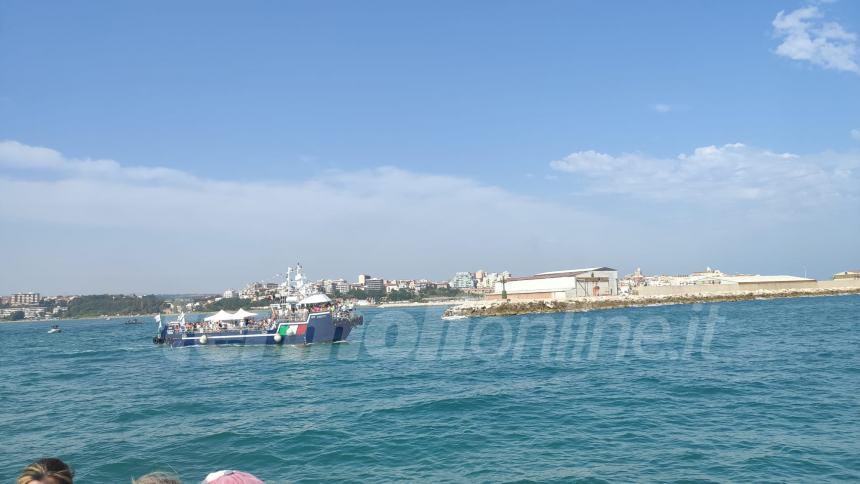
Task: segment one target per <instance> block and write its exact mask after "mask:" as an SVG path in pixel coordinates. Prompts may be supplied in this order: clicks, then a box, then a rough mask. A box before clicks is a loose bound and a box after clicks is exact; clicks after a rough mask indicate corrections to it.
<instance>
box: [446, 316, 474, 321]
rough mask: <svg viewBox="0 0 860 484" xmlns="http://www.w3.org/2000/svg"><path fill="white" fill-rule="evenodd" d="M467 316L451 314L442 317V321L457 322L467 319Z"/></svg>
mask: <svg viewBox="0 0 860 484" xmlns="http://www.w3.org/2000/svg"><path fill="white" fill-rule="evenodd" d="M467 318H468V316H466V315H464V314H452V315H449V316H442V321H457V320H459V319H467Z"/></svg>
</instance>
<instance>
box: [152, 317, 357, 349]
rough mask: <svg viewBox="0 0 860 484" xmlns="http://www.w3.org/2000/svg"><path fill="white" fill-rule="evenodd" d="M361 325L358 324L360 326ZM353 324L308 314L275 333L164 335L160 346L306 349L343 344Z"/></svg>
mask: <svg viewBox="0 0 860 484" xmlns="http://www.w3.org/2000/svg"><path fill="white" fill-rule="evenodd" d="M359 324H360V323H359ZM353 326H354V325H353V324H351V323H350V322H348V321H338V320H334V319H333V318H332V316H331V313H318V314H311V315H310V316H309V317H308V320H307V321H302V322H281V323H279V324H278V325H277V327H276V328H274V329H268V330H261V329H236V330H225V331H214V332H213V331H206V332H195V331H183V332H177V333H171V332H166V333H165V335H164V339H163V342H164V343H165V344H168V345H170V346H173V347H179V346H222V345H306V344H311V343H337V342H340V341H345V340H346V338H347V337H348V336H349V333H350V332H351V331H352V328H353Z"/></svg>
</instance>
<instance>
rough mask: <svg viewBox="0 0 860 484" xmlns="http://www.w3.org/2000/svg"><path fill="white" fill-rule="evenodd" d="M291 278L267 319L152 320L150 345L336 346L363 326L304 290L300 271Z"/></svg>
mask: <svg viewBox="0 0 860 484" xmlns="http://www.w3.org/2000/svg"><path fill="white" fill-rule="evenodd" d="M292 274H293V270H292V268H290V270H289V271H288V272H287V280H286V282H284V283H283V284H282V285H281V288H280V290H279V296H280V297H279V302H278V303H274V304H272V305H271V310H272V314H271V316H270V317H266V318H257V316H258V315H257V314H256V313H251V312H248V311H245V310H244V309H240V310H239V311H237V312H235V313H229V312H227V311H224V310H223V309H222V310H221V311H219V312H218V313H216V314H213V315H211V316H209V317H207V318H205V319H204V320H203V321H199V322H193V323H192V322H187V321H185V314H184V313H182V314H180V316H179V318H178V319H177V320H175V321H170V322H167V323H162V321H161V315H158V316H156V322H158V332H157V334H156V335H155V337H153V338H152V341H153V343H155V344H167V345H170V346H174V347H177V346H207V345H249V344H255V345H259V344H263V345H305V344H311V343H337V342H340V341H345V340H346V338H347V337H348V336H349V333H350V332H351V331H352V328H354V327H355V326H359V325H361V324H363V323H364V319H363V317H362V316H361V315H358V314H355V313H354V310H353V308H352V307H351V306H341V305H337V304H335V303H334V302H333V301H332V300H331V299H329V297H328V296H326V295H325V294H321V293H313V292H312V289H311V288H310V287H309V286H306V285H305V284H304V275H303V274H302V267H301V265H298V266H297V268H296V270H295V278H292V277H291V275H292Z"/></svg>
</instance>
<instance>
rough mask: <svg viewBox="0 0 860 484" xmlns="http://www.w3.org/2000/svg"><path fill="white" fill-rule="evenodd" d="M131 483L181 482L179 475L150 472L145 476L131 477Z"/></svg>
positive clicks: (179, 483)
mask: <svg viewBox="0 0 860 484" xmlns="http://www.w3.org/2000/svg"><path fill="white" fill-rule="evenodd" d="M131 484H182V481H181V480H180V479H179V476H177V475H175V474H168V473H167V472H150V473H149V474H147V475H145V476H140V477H138V478H137V479H132V480H131Z"/></svg>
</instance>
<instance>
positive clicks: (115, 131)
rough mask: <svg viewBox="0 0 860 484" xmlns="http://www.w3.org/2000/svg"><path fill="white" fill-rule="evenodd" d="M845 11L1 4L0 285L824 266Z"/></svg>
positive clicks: (849, 13) (845, 150)
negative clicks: (289, 273)
mask: <svg viewBox="0 0 860 484" xmlns="http://www.w3.org/2000/svg"><path fill="white" fill-rule="evenodd" d="M780 12H782V14H780ZM780 15H781V16H780ZM837 27H838V28H837ZM858 32H860V4H858V3H857V2H848V1H841V2H833V3H829V2H828V3H808V2H806V3H805V2H775V1H758V2H707V1H699V2H695V1H689V2H647V1H643V2H602V1H601V2H598V1H593V2H585V1H582V2H574V1H557V2H550V1H547V2H496V1H493V2H425V3H418V2H393V1H392V2H326V1H323V2H310V1H309V2H211V1H207V2H137V3H128V2H122V3H117V2H95V1H94V2H32V1H8V0H7V1H5V2H2V3H0V66H1V67H0V140H5V143H6V145H5V146H4V148H5V151H3V150H2V149H0V189H2V190H3V191H5V192H6V194H5V195H4V196H2V200H3V201H2V202H0V205H2V206H0V209H2V210H1V211H2V212H3V213H4V215H0V222H2V224H3V227H4V230H3V234H0V250H3V251H4V253H9V252H12V253H17V254H21V255H20V257H18V258H16V260H15V261H14V262H12V263H11V268H10V269H11V270H6V271H3V275H0V292H9V291H13V290H30V289H32V290H41V291H43V292H78V291H83V292H92V291H107V292H120V291H139V292H144V291H209V290H219V289H223V288H224V287H228V286H237V285H241V284H243V283H245V282H248V281H249V280H253V279H260V278H266V277H270V275H271V274H274V273H275V272H281V271H282V268H283V267H284V266H286V265H288V264H290V263H292V262H294V261H295V259H301V260H303V261H305V263H306V265H307V266H308V269H309V271H310V273H311V274H310V275H311V276H316V277H324V276H327V277H331V276H348V277H350V278H352V277H354V274H355V273H357V272H359V271H367V272H373V273H379V275H382V276H385V277H420V276H428V277H432V278H445V277H448V276H449V275H450V273H453V272H454V271H456V270H475V269H478V268H485V269H489V270H502V269H509V270H512V271H514V272H518V273H529V272H537V271H542V270H553V269H564V268H569V267H576V266H590V265H613V266H617V267H618V268H619V269H620V270H622V271H628V270H632V269H633V268H634V267H636V266H641V267H642V268H643V270H644V271H645V272H647V273H655V272H669V273H676V272H689V271H692V270H696V269H700V268H702V267H703V266H704V265H711V266H717V267H720V268H721V269H723V270H724V271H737V272H754V273H756V272H760V273H791V274H799V275H802V273H803V270H804V268H807V270H808V271H809V273H810V274H811V275H814V276H817V277H829V274H830V273H832V272H834V271H837V270H844V269H848V268H855V267H858V266H860V251H858V249H857V248H856V246H857V245H858V244H857V243H856V241H857V240H858V236H860V228H858V226H860V219H858V217H857V213H860V212H858V208H860V204H858V196H860V193H858V191H860V188H858V187H860V162H858V160H860V155H858V153H860V131H855V133H856V134H855V135H852V130H860V69H858V68H857V63H858V62H860V58H858V55H860V51H858V49H857V42H858V41H857V38H856V34H857V33H858ZM741 145H743V146H741ZM708 147H713V149H712V150H708V149H706V148H708ZM38 148H45V149H46V150H48V151H39V150H38ZM697 149H703V150H702V151H697ZM679 155H681V156H680V157H679ZM45 160H48V161H45ZM88 160H89V161H90V162H92V161H93V160H111V163H114V164H115V165H110V166H107V165H105V164H104V163H102V164H101V165H98V166H97V168H98V169H93V166H95V165H93V164H90V165H87V164H86V163H87V162H88ZM165 169H168V171H169V173H168V172H166V171H165ZM105 170H106V171H105ZM146 170H149V171H146ZM225 184H227V185H225ZM229 184H234V185H229ZM401 185H403V186H401ZM98 194H100V195H98ZM295 194H300V195H301V196H302V198H301V199H299V200H296V199H295ZM111 197H113V198H111ZM239 197H243V198H244V199H243V200H237V198H239ZM249 199H253V200H255V203H256V205H254V204H251V203H249V202H248V200H249ZM246 204H247V206H246ZM309 204H312V206H309ZM259 205H266V206H267V207H265V208H259ZM273 206H277V207H278V210H276V209H275V208H273ZM284 207H290V208H289V210H291V211H292V213H291V214H289V215H285V214H284ZM500 207H504V209H503V210H502V209H500ZM295 212H301V213H295ZM10 213H17V215H10ZM314 215H316V218H315V217H314ZM284 216H286V217H287V218H288V219H292V220H294V221H296V222H295V223H298V222H299V221H300V222H301V223H307V224H311V225H313V226H316V223H317V220H318V219H319V218H322V219H325V220H326V222H325V224H324V225H325V226H327V227H328V226H335V227H343V228H345V229H348V230H340V231H338V230H333V231H330V232H329V233H321V232H320V231H319V230H304V231H303V230H294V228H297V227H290V228H285V227H284V226H285V225H290V222H288V221H283V217H284ZM118 219H123V221H122V222H119V221H118ZM129 220H131V221H132V222H133V223H128V221H129ZM422 220H423V221H424V222H419V221H422ZM243 224H246V225H248V227H247V229H246V231H245V234H246V235H245V236H242V237H235V236H234V235H229V236H224V235H223V234H222V236H215V237H211V236H210V237H205V236H204V234H212V233H217V231H218V230H220V229H221V228H222V227H225V228H226V227H230V228H233V227H237V226H241V225H243ZM512 232H513V234H512ZM583 233H588V234H589V236H588V237H583V236H582V235H583ZM58 234H62V235H58ZM155 234H158V235H155ZM591 234H597V235H591ZM164 238H168V239H170V240H169V241H165V240H162V239H164ZM418 238H420V240H416V239H418ZM330 239H334V240H336V241H337V243H334V242H332V240H330ZM466 239H468V240H466ZM201 245H202V246H203V247H201ZM94 254H96V255H94ZM276 267H279V268H278V269H276ZM178 271H181V272H182V274H181V275H177V274H176V273H177V272H178ZM270 273H271V274H270Z"/></svg>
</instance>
